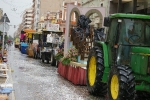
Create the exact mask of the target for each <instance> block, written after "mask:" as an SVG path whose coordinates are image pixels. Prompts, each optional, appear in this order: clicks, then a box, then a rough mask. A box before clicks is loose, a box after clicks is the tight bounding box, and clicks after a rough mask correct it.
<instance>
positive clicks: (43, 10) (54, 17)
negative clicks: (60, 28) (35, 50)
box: [33, 0, 81, 31]
mask: <svg viewBox="0 0 150 100" xmlns="http://www.w3.org/2000/svg"><path fill="white" fill-rule="evenodd" d="M33 1H35V0H33ZM71 2H80V3H81V0H40V2H39V4H40V10H39V17H38V18H39V20H38V31H40V30H42V28H45V24H46V23H59V22H60V20H63V21H64V22H65V20H66V19H65V14H66V13H65V9H66V4H67V3H71ZM73 4H74V3H73ZM34 11H35V10H34ZM34 17H35V15H34ZM58 21H59V22H58ZM43 23H44V24H43Z"/></svg>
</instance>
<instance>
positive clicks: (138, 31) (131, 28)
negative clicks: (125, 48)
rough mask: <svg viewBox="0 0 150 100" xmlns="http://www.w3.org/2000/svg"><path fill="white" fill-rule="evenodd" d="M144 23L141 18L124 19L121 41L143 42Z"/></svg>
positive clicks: (127, 43)
mask: <svg viewBox="0 0 150 100" xmlns="http://www.w3.org/2000/svg"><path fill="white" fill-rule="evenodd" d="M143 26H144V23H143V22H142V21H141V20H135V19H122V23H121V33H120V40H119V42H120V43H121V44H123V45H141V44H143V42H144V40H143V33H144V27H143Z"/></svg>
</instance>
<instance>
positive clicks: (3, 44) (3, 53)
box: [2, 16, 6, 57]
mask: <svg viewBox="0 0 150 100" xmlns="http://www.w3.org/2000/svg"><path fill="white" fill-rule="evenodd" d="M3 17H4V28H3V42H2V57H3V55H4V39H5V38H4V37H5V22H6V16H3Z"/></svg>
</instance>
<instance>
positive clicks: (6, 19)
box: [0, 13, 10, 56]
mask: <svg viewBox="0 0 150 100" xmlns="http://www.w3.org/2000/svg"><path fill="white" fill-rule="evenodd" d="M0 22H3V23H4V24H3V42H2V56H3V55H4V39H5V38H4V37H5V32H6V29H5V27H6V22H10V21H9V19H8V17H7V14H6V13H5V14H4V15H3V16H2V18H1V20H0Z"/></svg>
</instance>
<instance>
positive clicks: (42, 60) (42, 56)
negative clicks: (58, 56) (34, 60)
mask: <svg viewBox="0 0 150 100" xmlns="http://www.w3.org/2000/svg"><path fill="white" fill-rule="evenodd" d="M41 59H42V63H44V61H45V59H44V57H43V55H41Z"/></svg>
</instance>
